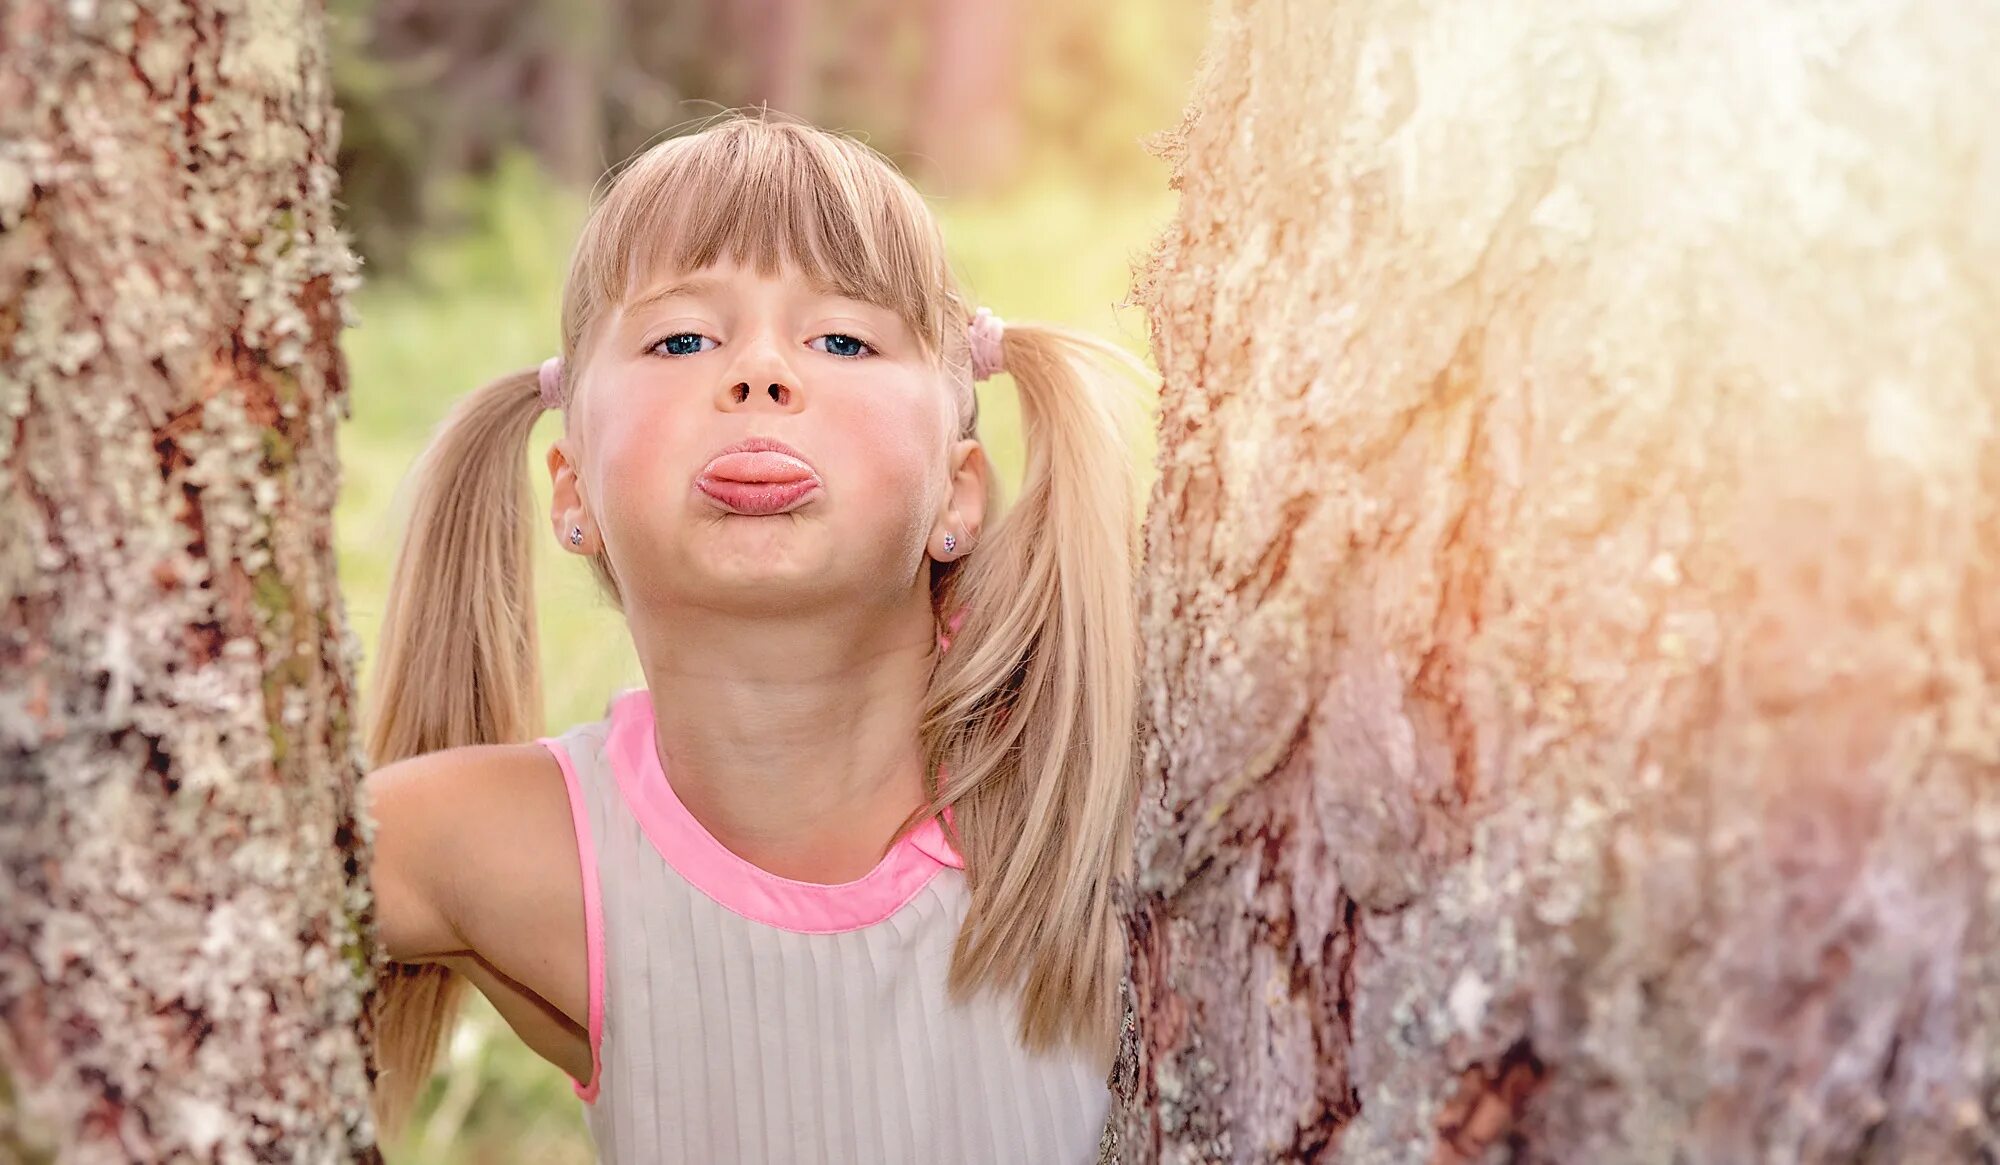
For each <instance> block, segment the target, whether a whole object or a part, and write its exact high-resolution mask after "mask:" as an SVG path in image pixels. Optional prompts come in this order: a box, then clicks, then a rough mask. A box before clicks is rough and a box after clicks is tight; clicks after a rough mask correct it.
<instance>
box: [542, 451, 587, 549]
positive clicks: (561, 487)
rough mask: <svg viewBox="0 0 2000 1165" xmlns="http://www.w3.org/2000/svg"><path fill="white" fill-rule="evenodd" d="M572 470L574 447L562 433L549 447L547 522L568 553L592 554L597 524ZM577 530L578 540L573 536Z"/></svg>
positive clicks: (574, 458)
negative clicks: (580, 534) (549, 490)
mask: <svg viewBox="0 0 2000 1165" xmlns="http://www.w3.org/2000/svg"><path fill="white" fill-rule="evenodd" d="M576 471H577V463H576V446H575V444H574V443H572V442H571V440H570V438H569V436H568V435H567V434H565V435H564V436H561V437H558V438H556V440H555V443H554V444H552V445H550V446H549V481H550V482H551V483H552V484H553V485H554V487H555V488H554V491H553V494H552V496H551V497H550V498H549V523H550V525H551V526H552V527H553V529H554V530H555V534H556V541H557V542H558V543H560V544H561V545H562V548H563V549H564V550H567V551H569V552H570V553H572V554H595V553H597V550H598V542H597V523H596V522H594V521H592V520H591V517H590V504H589V502H588V500H587V499H585V497H584V496H583V480H582V479H581V478H580V477H578V476H577V472H576ZM579 530H580V531H582V538H581V540H580V541H579V540H577V539H576V537H575V534H574V532H575V531H579Z"/></svg>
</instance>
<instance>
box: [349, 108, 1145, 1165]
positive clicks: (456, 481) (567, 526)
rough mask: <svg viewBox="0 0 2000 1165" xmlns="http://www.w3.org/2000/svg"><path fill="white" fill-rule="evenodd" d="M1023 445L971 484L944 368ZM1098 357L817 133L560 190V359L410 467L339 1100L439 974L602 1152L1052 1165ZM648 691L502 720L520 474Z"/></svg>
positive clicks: (1066, 1050) (766, 130)
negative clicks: (363, 1045) (979, 292)
mask: <svg viewBox="0 0 2000 1165" xmlns="http://www.w3.org/2000/svg"><path fill="white" fill-rule="evenodd" d="M1001 368H1005V370H1006V371H1008V372H1009V373H1010V374H1011V375H1012V376H1013V378H1014V381H1015V383H1016V385H1017V386H1018V388H1019V392H1020V397H1021V404H1022V412H1023V416H1024V420H1025V427H1026V431H1027V439H1028V455H1027V466H1026V473H1025V477H1024V481H1023V483H1022V486H1021V490H1020V494H1019V497H1018V500H1017V501H1016V502H1015V503H1014V504H1013V505H1012V506H1011V508H1010V509H1009V510H1008V512H1007V513H1006V515H1005V517H1004V519H1003V518H1001V517H1000V515H999V514H998V512H997V508H996V507H997V503H998V498H999V490H998V485H997V482H996V480H995V478H994V476H993V471H992V469H991V467H990V465H989V463H988V461H987V459H986V457H985V455H984V453H983V451H982V449H981V446H980V441H979V438H978V428H977V409H976V407H975V400H974V395H973V382H974V381H975V380H976V379H977V378H980V377H983V376H986V375H989V374H990V373H992V372H994V371H996V370H999V369H1001ZM1113 372H1117V373H1120V374H1125V373H1135V374H1136V375H1137V376H1139V377H1142V378H1143V377H1144V376H1145V375H1146V374H1145V369H1144V367H1143V366H1142V365H1140V364H1139V363H1138V362H1137V361H1135V360H1133V359H1132V358H1130V357H1129V356H1126V355H1125V354H1124V353H1122V352H1121V351H1120V350H1119V349H1117V348H1116V347H1114V346H1112V345H1110V344H1107V343H1103V342H1101V341H1097V340H1093V339H1090V338H1088V337H1085V336H1082V335H1078V334H1074V333H1071V332H1068V331H1065V330H1061V329H1057V328H1051V327H1042V326H1032V325H1030V326H1023V325H1019V324H1015V325H1012V326H1006V327H1003V326H1002V324H1001V322H1000V321H999V320H998V319H997V318H996V317H994V316H992V315H991V313H989V312H986V311H985V310H983V309H981V310H979V311H976V312H975V311H974V310H972V308H971V306H970V305H969V304H968V303H966V301H965V300H964V299H963V298H962V297H961V294H960V292H959V290H958V288H957V286H956V284H955V281H954V279H953V276H952V274H951V271H950V269H949V266H948V264H947V261H946V258H945V252H944V248H943V246H942V243H941V241H940V238H939V235H938V229H937V225H936V223H935V221H934V220H933V219H932V217H931V215H930V213H929V210H928V208H927V207H926V206H925V204H924V202H923V199H922V198H921V197H920V196H919V195H918V194H917V192H916V191H915V190H914V189H912V188H911V187H910V185H909V184H908V183H907V182H906V181H904V180H903V179H902V178H901V177H900V176H899V175H898V174H896V173H895V172H894V170H893V169H892V168H891V167H890V166H889V165H888V164H887V163H886V162H885V161H884V160H883V159H882V158H880V157H879V156H877V155H876V154H874V153H873V152H871V151H870V150H868V149H867V148H866V147H864V146H861V145H859V144H857V143H855V142H854V141H851V140H849V139H846V138H844V137H841V136H838V135H835V134H832V133H828V132H824V131H821V130H816V129H813V128H811V127H809V126H805V125H800V124H796V123H792V122H788V121H785V120H781V119H777V118H774V117H770V116H768V115H752V116H731V117H729V118H728V119H726V120H724V121H721V122H720V123H717V124H714V125H712V126H711V127H709V128H707V129H706V130H704V131H703V132H700V133H697V134H694V135H692V136H688V137H681V138H677V139H673V140H669V141H666V142H663V143H661V144H659V145H657V146H655V147H653V148H652V149H649V150H647V151H646V152H645V153H644V154H642V155H641V156H639V157H638V158H637V159H636V160H635V161H634V162H633V163H632V164H631V165H630V166H629V167H627V168H626V169H625V170H624V171H623V172H622V173H621V174H620V175H619V177H618V178H617V180H616V181H615V182H614V183H612V184H611V185H610V187H609V188H608V190H606V191H605V193H604V194H603V196H602V198H601V199H600V200H599V202H598V204H597V205H596V207H595V209H594V210H593V212H592V214H591V216H590V218H589V221H588V222H587V224H586V225H585V227H584V230H583V236H582V239H581V241H580V242H579V244H578V246H577V249H576V252H575V255H574V258H573V261H572V264H571V267H570V272H569V278H568V282H567V285H566V286H565V288H564V295H563V321H562V352H561V355H560V356H559V357H553V358H551V360H550V361H549V362H548V363H547V364H545V365H544V366H543V367H542V369H540V370H539V372H538V371H536V370H530V371H525V372H521V373H519V374H516V375H512V376H508V377H505V378H503V379H501V380H498V381H496V382H494V383H492V384H489V385H487V386H486V387H485V388H483V389H481V390H479V391H478V392H476V393H474V394H473V395H472V396H471V397H469V398H468V399H466V400H465V401H463V402H462V403H461V404H460V405H459V406H458V407H457V409H456V410H455V411H454V412H453V414H452V416H451V417H450V419H449V420H448V422H447V423H446V425H445V427H444V429H443V431H442V432H441V433H440V435H439V436H438V438H437V440H436V442H435V444H434V445H433V447H432V448H431V449H430V451H429V452H428V453H427V454H426V456H425V458H424V463H423V465H422V467H421V488H420V490H419V493H418V497H417V501H416V505H415V511H414V515H413V518H412V521H411V525H410V528H409V531H408V533H407V536H406V538H405V541H404V544H403V547H402V551H401V554H400V557H399V559H398V562H397V566H396V572H395V577H394V582H393V584H392V588H391V593H390V598H389V603H388V610H387V612H386V616H385V621H384V625H383V628H382V640H381V642H382V648H381V651H382V654H381V658H380V662H379V669H378V675H379V680H378V688H377V692H376V699H375V701H374V703H373V720H372V724H371V726H370V732H369V740H370V747H371V750H372V753H373V757H374V759H375V760H376V762H377V763H385V762H389V761H395V762H396V763H393V764H388V766H387V767H386V768H383V769H380V770H378V771H376V772H374V773H372V774H371V775H370V777H369V778H368V790H369V797H370V802H371V807H372V812H373V814H374V817H375V819H376V823H377V825H376V829H377V832H376V838H375V849H374V853H375V866H374V873H373V883H374V886H375V889H376V901H377V910H378V925H379V927H380V932H381V934H382V937H383V941H384V943H385V945H386V946H387V948H388V953H389V957H390V959H391V960H393V962H392V965H391V967H390V978H389V979H388V981H387V982H386V983H385V984H384V987H383V990H382V992H381V996H380V999H379V1001H378V1004H377V1008H376V1024H377V1037H378V1042H379V1046H380V1050H381V1056H382V1066H383V1071H382V1074H381V1076H380V1078H379V1080H378V1082H377V1086H378V1090H379V1092H378V1097H377V1104H378V1112H379V1114H380V1116H381V1118H382V1123H383V1125H384V1127H385V1128H386V1129H388V1130H391V1131H393V1130H394V1129H395V1128H397V1127H398V1126H399V1125H400V1124H401V1123H402V1121H403V1120H404V1118H405V1117H406V1115H407V1112H408V1108H409V1105H410V1102H411V1101H412V1099H413V1098H414V1096H415V1095H416V1093H417V1091H418V1090H419V1088H420V1087H421V1086H422V1084H423V1082H424V1079H425V1077H426V1076H427V1075H428V1073H429V1071H430V1068H431V1064H432V1061H433V1058H434V1056H435V1053H436V1050H437V1047H438V1044H439V1042H440V1040H441V1038H442V1037H443V1036H444V1035H445V1034H446V1032H447V1031H448V1029H449V1025H450V1021H451V1019H452V1017H453V1015H454V1014H455V1007H456V1004H457V1001H458V997H459V995H458V993H459V991H460V990H461V989H462V984H463V982H464V981H467V980H469V981H470V982H472V983H473V984H475V985H476V986H478V987H479V989H480V990H481V991H483V992H484V993H485V994H486V995H487V996H488V997H489V998H490V999H491V1000H492V1001H493V1003H494V1005H495V1006H496V1007H497V1009H498V1010H499V1011H500V1013H501V1015H503V1016H504V1017H505V1018H506V1019H507V1021H508V1022H509V1024H511V1025H512V1026H513V1028H514V1029H515V1030H516V1031H517V1032H518V1033H519V1034H520V1035H521V1037H522V1038H523V1039H524V1040H525V1041H526V1042H527V1043H528V1045H529V1046H530V1047H532V1048H533V1049H534V1050H535V1051H536V1052H538V1053H540V1054H541V1055H542V1056H544V1057H546V1058H547V1059H548V1060H550V1061H551V1062H553V1063H555V1064H557V1065H559V1066H560V1067H562V1068H563V1069H564V1070H565V1071H567V1072H569V1073H570V1074H571V1075H572V1076H573V1077H574V1080H575V1089H576V1092H577V1094H578V1095H579V1096H580V1097H582V1098H583V1100H584V1102H585V1104H586V1105H587V1110H586V1111H587V1119H588V1123H589V1127H590V1130H591V1134H592V1138H593V1140H594V1142H595V1144H596V1147H597V1151H598V1153H599V1155H600V1158H601V1159H602V1160H604V1161H609V1162H620V1163H624V1165H640V1163H648V1162H669V1161H673V1162H679V1161H686V1162H701V1163H710V1162H733V1161H773V1162H795V1161H796V1162H804V1161H840V1162H857V1163H860V1162H867V1163H873V1162H902V1161H911V1162H915V1161H926V1162H929V1161H951V1162H1034V1163H1044V1162H1087V1161H1091V1160H1094V1159H1096V1157H1097V1155H1098V1153H1099V1151H1100V1134H1101V1133H1103V1132H1104V1130H1105V1127H1106V1116H1107V1110H1108V1107H1109V1099H1110V1098H1109V1092H1108V1089H1107V1074H1108V1072H1109V1070H1110V1068H1111V1063H1112V1056H1113V1051H1114V1048H1115V1046H1116V1042H1117V1035H1118V1027H1119V1018H1120V1010H1119V1008H1120V993H1119V985H1120V982H1121V979H1122V969H1123V957H1124V954H1123V936H1122V933H1121V931H1120V928H1119V924H1118V918H1117V916H1116V914H1115V913H1114V908H1113V904H1112V890H1113V885H1114V881H1115V880H1116V879H1117V878H1118V877H1119V876H1120V875H1121V873H1122V872H1123V870H1124V869H1125V867H1126V865H1127V863H1128V860H1129V849H1130V845H1129V830H1130V826H1131V820H1132V814H1133V808H1134V804H1133V802H1134V796H1135V787H1134V775H1133V741H1132V736H1133V724H1134V690H1133V689H1134V678H1135V677H1134V671H1135V660H1134V655H1135V642H1134V628H1133V596H1132V593H1131V588H1132V561H1133V538H1134V529H1133V521H1132V503H1133V496H1132V491H1133V480H1132V466H1131V458H1130V454H1129V453H1128V446H1127V444H1126V440H1125V434H1124V433H1123V432H1122V431H1121V426H1120V424H1119V423H1118V418H1119V412H1118V411H1117V410H1115V409H1114V407H1113V406H1114V404H1115V403H1116V399H1115V397H1116V394H1117V391H1118V390H1119V389H1121V388H1126V387H1129V386H1130V384H1131V383H1132V382H1130V381H1125V382H1123V383H1121V382H1120V381H1119V380H1118V378H1117V377H1114V376H1112V375H1109V374H1110V373H1113ZM545 407H546V408H560V409H561V410H562V412H563V421H564V433H563V436H562V437H561V438H560V439H559V440H557V441H556V442H555V443H554V445H553V446H552V447H551V448H550V449H549V451H548V455H547V465H548V470H549V473H550V476H551V478H552V480H553V483H554V500H553V504H552V509H551V513H550V515H549V523H550V528H551V530H552V531H553V533H554V535H555V537H556V539H557V541H558V543H559V544H560V545H561V546H562V547H563V549H565V550H566V551H568V552H569V553H572V554H575V555H577V556H578V557H580V558H582V559H584V560H585V561H586V562H587V563H588V564H589V566H590V568H591V570H592V571H593V572H594V573H595V575H596V577H597V578H598V580H599V581H600V583H601V584H602V585H603V587H604V590H605V592H606V593H607V594H608V595H609V596H610V598H611V600H612V601H613V602H614V603H615V604H617V606H618V608H619V609H620V611H621V613H622V614H623V615H624V617H625V621H626V624H627V626H628V628H629V630H630V632H631V635H632V638H633V643H634V645H635V646H636V648H637V654H638V659H639V663H640V666H641V668H642V670H643V672H644V676H645V681H646V686H645V687H644V688H643V689H633V690H631V691H627V692H624V693H622V694H620V695H618V696H616V697H615V698H614V699H612V700H611V702H610V704H609V707H608V710H607V714H606V716H605V717H604V719H602V720H599V721H596V722H593V723H588V724H583V725H579V726H576V727H574V728H571V729H570V730H569V731H567V732H564V733H562V734H560V735H556V736H542V737H539V738H537V736H536V733H537V731H538V728H537V717H538V712H539V709H540V708H541V695H540V692H539V690H538V682H537V676H536V666H535V660H536V644H535V627H534V602H533V600H532V593H531V586H530V574H529V554H528V548H529V544H528V541H527V538H528V535H529V528H530V526H531V520H530V518H529V514H528V508H529V490H528V483H527V480H526V476H525V474H524V472H523V469H522V460H523V455H524V453H525V452H526V446H527V440H528V434H529V431H530V429H531V428H532V426H533V425H534V423H535V420H536V417H537V415H538V414H539V413H540V412H541V410H542V409H543V408H545Z"/></svg>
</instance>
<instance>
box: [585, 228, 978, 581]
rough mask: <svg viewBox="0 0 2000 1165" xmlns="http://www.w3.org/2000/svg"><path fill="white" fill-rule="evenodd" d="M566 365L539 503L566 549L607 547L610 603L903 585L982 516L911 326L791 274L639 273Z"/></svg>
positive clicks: (968, 463) (952, 414) (970, 459)
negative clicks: (568, 379)
mask: <svg viewBox="0 0 2000 1165" xmlns="http://www.w3.org/2000/svg"><path fill="white" fill-rule="evenodd" d="M580 367H581V378H580V380H579V382H578V384H577V385H576V387H575V390H574V397H573V399H574V402H575V403H574V404H573V406H572V410H571V415H570V418H569V429H568V432H567V433H566V434H565V436H564V437H563V438H562V439H561V440H560V441H558V442H557V443H556V446H555V447H554V448H552V449H551V450H550V454H549V466H550V470H551V472H552V474H553V476H554V479H555V485H556V490H555V499H554V509H555V512H554V514H553V517H554V518H555V525H556V529H557V531H558V537H559V538H561V539H562V541H563V545H564V548H565V549H569V550H573V551H577V552H581V553H592V552H594V551H595V550H596V549H597V548H598V547H599V546H602V547H603V548H604V549H605V550H606V551H607V552H608V554H609V555H610V558H611V562H612V566H613V569H614V570H615V571H616V573H617V575H618V578H619V584H620V588H621V590H622V591H624V593H625V600H626V602H627V604H628V606H629V605H630V604H632V603H634V602H637V603H642V604H649V605H654V606H658V605H667V606H675V605H678V606H686V607H694V608H708V609H717V610H720V609H727V610H746V609H752V608H756V607H758V606H759V605H762V606H765V607H768V606H769V605H770V604H773V603H782V604H784V605H785V609H786V610H788V611H794V612H796V611H800V610H804V609H808V608H810V607H813V606H815V605H832V604H852V603H853V602H855V601H864V602H866V601H879V602H894V601H898V600H902V599H907V598H908V597H909V596H910V595H911V594H912V593H915V594H917V595H922V593H923V592H922V587H923V585H924V584H923V579H924V578H925V572H924V570H923V568H924V565H925V559H926V556H927V555H930V556H935V557H939V558H950V557H956V556H957V555H959V554H963V553H964V552H965V550H966V549H967V545H968V544H969V542H970V541H971V534H972V533H973V532H975V531H976V529H977V526H978V523H979V520H980V518H981V517H982V516H983V515H982V514H981V512H980V501H981V499H983V497H984V485H985V472H986V469H985V463H984V460H983V457H982V456H981V455H980V453H979V451H978V448H977V443H976V442H973V441H965V440H954V438H955V437H956V433H957V427H958V418H957V409H956V407H955V405H954V403H953V399H952V392H951V389H950V388H949V387H948V386H947V385H946V384H945V383H944V381H943V379H942V374H941V373H940V371H939V370H938V369H937V368H936V367H935V366H934V365H933V363H932V360H931V357H930V356H929V355H928V354H927V353H925V352H924V351H923V350H922V348H921V347H920V346H919V344H918V342H917V338H916V336H915V335H914V334H913V333H912V332H911V331H910V330H909V328H908V327H907V325H905V324H904V323H903V321H902V320H901V318H900V317H899V316H897V314H896V313H894V312H892V311H889V310H887V309H885V308H881V307H878V306H876V305H873V304H870V303H865V302H862V301H859V300H855V299H849V298H845V297H842V296H839V295H836V294H833V293H831V292H828V291H826V290H825V289H822V288H816V287H814V286H812V285H811V284H809V283H808V281H807V280H806V279H805V278H804V276H803V275H802V274H801V273H799V272H798V271H796V270H793V269H790V268H787V269H784V270H781V271H779V272H777V273H776V274H774V275H770V276H766V275H763V274H760V273H759V272H757V271H756V270H755V269H754V268H745V267H741V266H738V265H736V264H734V263H732V262H724V263H719V264H717V265H715V266H713V267H709V268H706V269H704V270H701V271H696V272H663V273H660V275H659V276H658V277H657V278H656V279H654V280H652V281H650V282H647V281H641V282H640V283H639V284H638V285H637V286H636V287H635V289H634V292H633V294H632V296H631V297H630V299H629V301H628V302H627V303H626V304H625V305H624V306H622V307H621V308H619V309H618V310H616V311H614V312H613V313H611V314H610V316H609V317H608V318H606V319H605V320H603V321H601V323H600V324H599V326H598V327H597V328H596V329H595V333H594V336H593V339H592V341H591V346H590V350H589V352H588V353H586V354H585V358H584V359H583V360H582V362H581V366H580ZM578 525H580V526H582V527H583V528H584V530H585V532H586V533H585V542H584V544H583V545H581V546H575V545H572V544H571V539H570V537H569V532H570V529H571V527H572V526H578ZM947 532H950V533H952V534H953V536H954V541H955V542H956V543H957V544H958V545H957V546H956V548H955V552H947V551H945V550H944V548H943V539H944V535H945V534H946V533H947Z"/></svg>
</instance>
